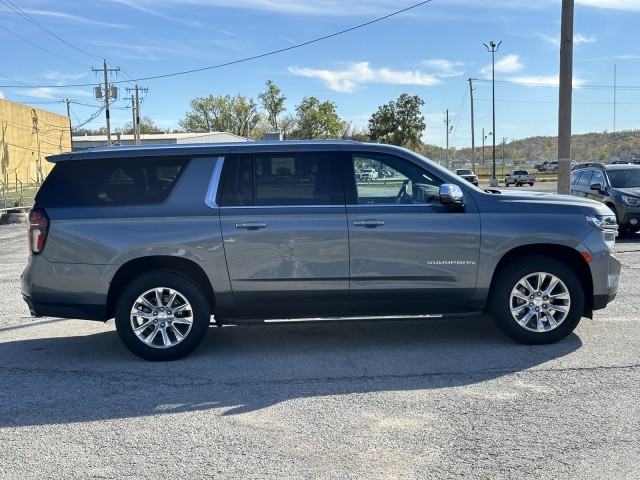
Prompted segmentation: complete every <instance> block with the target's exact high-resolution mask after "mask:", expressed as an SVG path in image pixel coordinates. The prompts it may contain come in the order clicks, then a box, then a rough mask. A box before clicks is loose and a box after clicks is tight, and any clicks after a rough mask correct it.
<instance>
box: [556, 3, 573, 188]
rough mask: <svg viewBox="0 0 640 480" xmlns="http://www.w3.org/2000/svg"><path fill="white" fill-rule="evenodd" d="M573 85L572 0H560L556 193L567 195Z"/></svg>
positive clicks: (569, 172) (569, 168) (569, 171)
mask: <svg viewBox="0 0 640 480" xmlns="http://www.w3.org/2000/svg"><path fill="white" fill-rule="evenodd" d="M572 83H573V0H562V20H561V26H560V91H559V99H558V100H559V101H558V193H563V194H565V195H568V194H569V177H570V175H571V94H572V88H573V87H572Z"/></svg>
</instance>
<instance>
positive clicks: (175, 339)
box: [130, 287, 193, 348]
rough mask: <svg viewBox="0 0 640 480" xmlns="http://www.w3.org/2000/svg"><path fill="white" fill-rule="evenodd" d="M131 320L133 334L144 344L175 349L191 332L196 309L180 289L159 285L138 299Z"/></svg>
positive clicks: (132, 309) (134, 304) (132, 310)
mask: <svg viewBox="0 0 640 480" xmlns="http://www.w3.org/2000/svg"><path fill="white" fill-rule="evenodd" d="M130 319H131V328H132V329H133V333H134V334H135V335H136V337H138V340H140V341H141V342H142V343H144V344H145V345H148V346H150V347H153V348H171V347H175V346H176V345H178V344H179V343H180V342H182V341H183V340H184V339H185V338H187V336H188V335H189V332H190V331H191V327H192V325H193V310H192V308H191V304H190V303H189V301H188V300H187V299H186V297H185V296H184V295H183V294H181V293H180V292H178V291H177V290H174V289H172V288H167V287H156V288H153V289H151V290H147V291H146V292H144V293H143V294H142V295H140V296H139V297H138V298H137V299H136V301H135V302H134V303H133V307H132V308H131V314H130Z"/></svg>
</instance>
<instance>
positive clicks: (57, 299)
mask: <svg viewBox="0 0 640 480" xmlns="http://www.w3.org/2000/svg"><path fill="white" fill-rule="evenodd" d="M103 274H104V267H103V266H102V265H79V264H61V263H52V262H49V261H48V260H47V259H46V258H44V257H43V256H42V255H32V256H31V257H30V258H29V261H28V263H27V266H26V267H25V269H24V271H23V272H22V276H21V277H20V280H21V289H20V293H21V294H22V298H23V300H24V301H25V302H26V303H27V305H28V306H29V311H30V312H31V315H33V316H35V317H60V318H79V319H86V320H100V321H104V320H107V313H106V312H107V308H106V304H107V293H108V292H107V290H106V289H107V288H108V285H109V282H107V281H105V280H104V279H103Z"/></svg>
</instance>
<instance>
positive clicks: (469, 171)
mask: <svg viewBox="0 0 640 480" xmlns="http://www.w3.org/2000/svg"><path fill="white" fill-rule="evenodd" d="M456 173H457V174H458V175H473V171H472V170H456Z"/></svg>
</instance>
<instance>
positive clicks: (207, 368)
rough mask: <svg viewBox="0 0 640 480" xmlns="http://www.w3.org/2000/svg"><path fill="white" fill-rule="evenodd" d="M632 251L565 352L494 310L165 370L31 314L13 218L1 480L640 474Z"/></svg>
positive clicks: (244, 345) (288, 332) (111, 332)
mask: <svg viewBox="0 0 640 480" xmlns="http://www.w3.org/2000/svg"><path fill="white" fill-rule="evenodd" d="M536 187H538V184H536ZM512 188H513V187H512ZM521 188H530V187H521ZM536 189H539V188H536ZM616 251H617V256H618V257H619V258H620V260H621V262H622V265H623V272H622V279H621V285H620V288H619V294H618V298H617V299H616V300H615V301H614V302H613V303H612V304H611V305H610V306H609V307H607V309H605V310H603V311H598V312H596V313H595V318H594V319H593V320H588V319H583V320H582V322H581V324H580V325H579V326H578V328H577V329H576V331H575V332H574V333H573V334H571V335H570V336H569V337H568V338H567V339H566V340H564V341H562V342H560V343H558V344H554V345H547V346H522V345H519V344H515V343H514V342H512V341H510V340H509V339H507V338H506V337H505V336H503V335H502V334H501V333H500V332H499V331H498V330H497V329H496V328H495V327H494V325H493V323H492V322H491V319H490V317H489V316H487V315H484V316H480V317H466V318H457V319H449V320H403V321H380V322H373V323H362V322H353V323H347V324H340V323H323V324H314V325H271V326H243V327H224V328H219V329H218V328H212V329H211V330H210V332H209V333H208V336H207V338H206V339H205V341H204V343H203V344H202V345H201V346H200V348H199V349H198V350H197V351H196V352H195V353H194V354H192V355H191V356H190V357H188V358H186V359H184V360H181V361H177V362H172V363H163V364H158V363H150V362H146V361H143V360H140V359H139V358H137V357H134V356H133V355H132V354H130V353H129V352H128V351H127V350H126V349H125V347H124V346H123V345H122V344H121V342H120V341H119V339H118V337H117V334H116V332H115V328H114V325H113V322H112V321H111V322H108V323H106V324H102V323H98V322H89V321H76V320H61V319H55V318H42V319H32V318H31V317H30V316H29V315H28V309H27V307H26V305H25V304H24V302H23V301H22V300H21V298H20V294H19V276H20V273H21V271H22V269H23V267H24V263H25V261H26V258H27V244H26V228H25V227H24V226H16V225H0V259H1V265H2V268H1V269H0V445H2V448H1V449H0V478H3V479H4V478H7V479H14V478H15V479H25V478H34V479H35V478H37V479H40V478H83V479H85V478H149V479H150V478H154V479H156V478H216V479H218V478H234V479H235V478H242V479H245V478H256V479H257V478H278V479H280V478H340V479H344V478H367V479H375V478H379V479H387V478H453V477H461V476H467V477H470V478H491V479H493V478H522V477H529V478H603V479H605V478H606V479H610V478H616V479H624V478H628V479H631V478H640V462H639V461H638V459H639V458H640V386H639V379H640V328H639V327H640V319H639V318H638V317H639V315H638V309H637V302H638V287H637V286H638V285H639V284H640V235H635V236H633V237H632V238H626V239H621V240H620V241H619V242H618V244H617V246H616ZM61 281H63V280H62V279H61Z"/></svg>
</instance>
